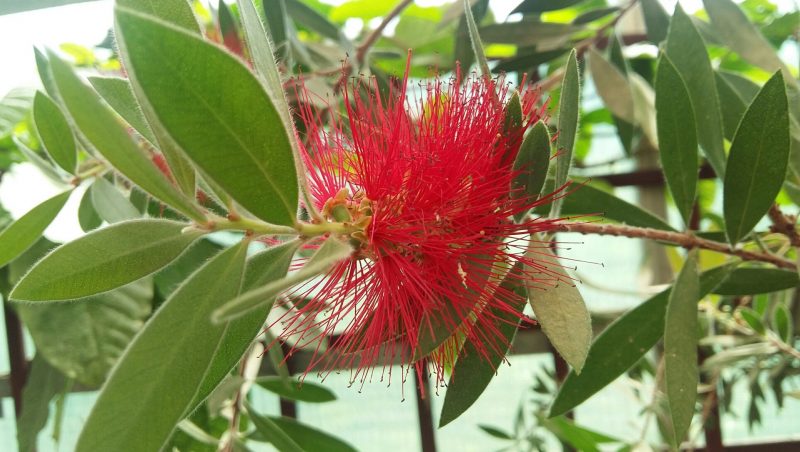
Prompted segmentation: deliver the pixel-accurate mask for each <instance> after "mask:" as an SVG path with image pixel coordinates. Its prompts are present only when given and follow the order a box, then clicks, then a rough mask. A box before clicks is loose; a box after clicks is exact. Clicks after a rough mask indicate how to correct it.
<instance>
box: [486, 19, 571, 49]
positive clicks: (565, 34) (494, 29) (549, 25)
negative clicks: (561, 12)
mask: <svg viewBox="0 0 800 452" xmlns="http://www.w3.org/2000/svg"><path fill="white" fill-rule="evenodd" d="M580 30H583V27H581V26H576V25H572V24H561V23H555V22H538V21H531V20H523V21H520V22H504V23H499V24H491V25H487V26H485V27H481V29H480V35H481V37H482V38H483V40H484V41H486V42H490V43H500V44H514V45H517V46H537V47H540V48H544V49H554V48H558V47H562V46H564V45H565V44H566V43H567V42H569V38H570V36H572V35H573V34H574V33H576V32H578V31H580Z"/></svg>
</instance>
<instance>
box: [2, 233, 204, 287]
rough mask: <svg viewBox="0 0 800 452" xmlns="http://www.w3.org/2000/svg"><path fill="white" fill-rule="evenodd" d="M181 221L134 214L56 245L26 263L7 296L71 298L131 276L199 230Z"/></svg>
mask: <svg viewBox="0 0 800 452" xmlns="http://www.w3.org/2000/svg"><path fill="white" fill-rule="evenodd" d="M184 227H186V225H185V224H183V223H178V222H174V221H167V220H135V221H127V222H123V223H117V224H115V225H113V226H111V227H108V228H105V229H100V230H98V231H95V232H92V233H90V234H87V235H85V236H83V237H81V238H80V239H77V240H75V241H73V242H70V243H67V244H66V245H62V246H60V247H58V248H56V249H55V250H54V251H53V252H52V253H50V254H48V255H47V256H45V257H44V258H43V259H42V260H41V261H39V262H38V263H37V264H36V265H34V266H33V268H31V270H30V272H28V274H26V275H25V277H24V278H22V280H21V281H20V282H19V283H18V284H17V286H16V287H15V288H14V290H13V291H12V292H11V295H10V297H11V298H12V299H14V300H19V301H58V300H72V299H76V298H82V297H87V296H89V295H94V294H97V293H100V292H105V291H108V290H111V289H114V288H116V287H121V286H123V285H125V284H127V283H129V282H133V281H136V280H138V279H140V278H142V277H144V276H147V275H149V274H151V273H153V272H155V271H156V270H158V269H160V268H162V267H164V266H165V265H167V264H168V263H169V262H171V261H172V260H174V259H175V258H176V257H178V255H179V254H181V253H182V252H183V250H185V249H186V248H187V247H188V246H189V245H190V244H191V243H192V242H193V241H194V240H195V239H196V238H197V237H198V236H199V235H200V234H199V233H197V232H187V233H183V232H181V231H182V229H183V228H184Z"/></svg>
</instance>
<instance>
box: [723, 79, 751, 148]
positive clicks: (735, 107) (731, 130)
mask: <svg viewBox="0 0 800 452" xmlns="http://www.w3.org/2000/svg"><path fill="white" fill-rule="evenodd" d="M714 80H715V83H716V85H717V94H718V95H719V102H720V107H721V108H722V125H723V126H724V131H725V138H727V139H728V140H731V141H733V136H734V135H735V134H736V128H737V127H738V126H739V121H741V120H742V116H744V112H745V111H746V110H747V104H746V103H745V100H744V97H742V95H740V94H739V92H738V91H736V88H734V87H733V85H731V83H730V82H729V81H728V80H727V79H726V78H725V77H724V76H722V75H721V74H720V73H719V72H716V73H715V74H714ZM756 89H757V88H756Z"/></svg>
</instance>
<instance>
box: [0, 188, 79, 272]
mask: <svg viewBox="0 0 800 452" xmlns="http://www.w3.org/2000/svg"><path fill="white" fill-rule="evenodd" d="M71 193H72V191H66V192H64V193H61V194H59V195H56V196H54V197H52V198H50V199H48V200H47V201H45V202H43V203H41V204H39V205H38V206H36V207H34V208H33V209H31V210H30V211H29V212H28V213H26V214H25V215H23V216H22V217H20V218H19V219H18V220H17V221H15V222H13V223H11V224H10V225H9V226H8V227H7V228H5V229H3V230H2V231H0V267H2V266H4V265H6V264H8V263H9V262H11V261H12V260H14V259H15V258H16V257H17V256H19V255H20V254H22V253H23V252H25V250H27V249H28V248H29V247H30V246H31V245H33V244H34V243H35V242H36V241H37V240H39V237H41V236H42V233H44V230H45V229H47V227H48V226H50V223H52V222H53V219H55V217H56V215H58V212H60V211H61V209H62V208H63V207H64V204H66V203H67V199H69V196H70V194H71Z"/></svg>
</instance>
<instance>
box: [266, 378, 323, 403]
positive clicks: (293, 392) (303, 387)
mask: <svg viewBox="0 0 800 452" xmlns="http://www.w3.org/2000/svg"><path fill="white" fill-rule="evenodd" d="M256 383H258V385H259V386H261V387H262V388H264V389H266V390H268V391H270V392H272V393H275V394H278V395H279V396H281V397H283V398H284V399H289V400H295V401H297V402H309V403H324V402H331V401H334V400H336V395H335V394H334V393H333V392H331V390H330V389H328V388H326V387H325V386H322V385H318V384H315V383H312V382H309V381H305V382H302V383H299V382H296V381H291V382H290V384H289V385H288V386H287V385H286V382H285V381H284V379H283V378H281V377H272V376H268V377H259V378H258V379H257V380H256Z"/></svg>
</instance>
